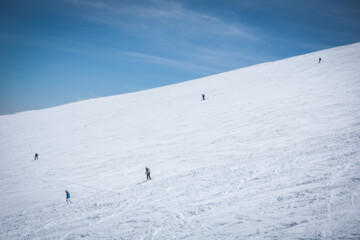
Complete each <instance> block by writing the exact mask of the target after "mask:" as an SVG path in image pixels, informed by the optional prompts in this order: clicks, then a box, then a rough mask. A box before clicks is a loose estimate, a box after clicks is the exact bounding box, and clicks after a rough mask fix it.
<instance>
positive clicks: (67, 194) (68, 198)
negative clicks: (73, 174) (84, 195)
mask: <svg viewBox="0 0 360 240" xmlns="http://www.w3.org/2000/svg"><path fill="white" fill-rule="evenodd" d="M65 193H66V202H67V203H71V201H70V193H69V191H68V190H65Z"/></svg>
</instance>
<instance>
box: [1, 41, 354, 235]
mask: <svg viewBox="0 0 360 240" xmlns="http://www.w3.org/2000/svg"><path fill="white" fill-rule="evenodd" d="M319 57H321V58H322V62H321V63H320V64H318V58H319ZM202 93H204V94H206V96H207V97H208V99H207V100H206V101H201V94H202ZM35 152H38V153H39V160H36V161H34V160H33V157H34V154H35ZM0 153H1V156H2V157H1V159H0V169H1V170H0V193H1V198H0V222H1V225H0V239H360V227H359V226H360V43H357V44H353V45H348V46H344V47H338V48H334V49H329V50H325V51H321V52H316V53H312V54H307V55H303V56H298V57H294V58H289V59H285V60H282V61H277V62H272V63H265V64H260V65H256V66H252V67H248V68H243V69H239V70H235V71H231V72H226V73H222V74H218V75H214V76H210V77H206V78H202V79H197V80H193V81H189V82H185V83H181V84H176V85H171V86H166V87H162V88H157V89H151V90H147V91H141V92H136V93H131V94H124V95H118V96H112V97H106V98H99V99H91V100H87V101H82V102H77V103H72V104H67V105H63V106H59V107H55V108H50V109H44V110H40V111H29V112H22V113H18V114H14V115H7V116H0ZM146 166H148V167H149V168H150V169H151V170H152V177H153V180H152V181H148V182H144V180H145V167H146ZM65 189H68V190H69V191H70V193H71V197H72V204H66V203H65V193H64V191H65Z"/></svg>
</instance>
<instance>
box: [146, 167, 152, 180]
mask: <svg viewBox="0 0 360 240" xmlns="http://www.w3.org/2000/svg"><path fill="white" fill-rule="evenodd" d="M145 174H146V180H151V177H150V169H148V168H147V167H146V168H145Z"/></svg>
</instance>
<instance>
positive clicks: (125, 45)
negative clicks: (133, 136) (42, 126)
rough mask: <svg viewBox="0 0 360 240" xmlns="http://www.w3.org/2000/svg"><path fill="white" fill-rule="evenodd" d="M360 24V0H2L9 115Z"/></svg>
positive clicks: (0, 38)
mask: <svg viewBox="0 0 360 240" xmlns="http://www.w3.org/2000/svg"><path fill="white" fill-rule="evenodd" d="M359 22H360V1H357V0H342V1H339V0H336V1H334V0H316V1H315V0H262V1H260V0H243V1H240V0H239V1H227V0H201V1H200V0H182V1H176V0H148V1H141V0H139V1H138V0H124V1H122V0H118V1H111V0H110V1H106V0H97V1H90V0H31V1H29V0H12V1H1V3H0V114H11V113H16V112H20V111H26V110H35V109H42V108H47V107H52V106H57V105H61V104H65V103H69V102H75V101H79V100H85V99H89V98H95V97H103V96H110V95H116V94H121V93H127V92H134V91H139V90H144V89H148V88H153V87H159V86H164V85H169V84H173V83H178V82H183V81H186V80H192V79H196V78H200V77H204V76H208V75H212V74H216V73H220V72H225V71H229V70H233V69H238V68H242V67H246V66H249V65H254V64H258V63H262V62H268V61H274V60H279V59H283V58H287V57H291V56H296V55H301V54H305V53H309V52H313V51H317V50H322V49H326V48H331V47H336V46H340V45H345V44H351V43H356V42H359V41H360V24H359ZM199 94H200V93H199Z"/></svg>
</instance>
